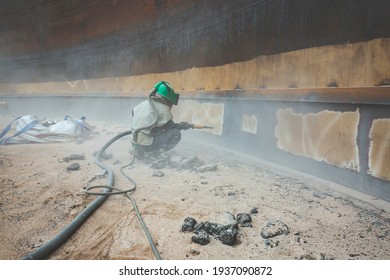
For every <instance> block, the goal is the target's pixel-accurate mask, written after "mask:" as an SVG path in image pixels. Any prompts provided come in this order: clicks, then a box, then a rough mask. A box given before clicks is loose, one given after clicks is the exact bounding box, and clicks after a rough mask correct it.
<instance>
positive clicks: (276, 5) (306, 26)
mask: <svg viewBox="0 0 390 280" xmlns="http://www.w3.org/2000/svg"><path fill="white" fill-rule="evenodd" d="M0 8H1V9H0V27H1V28H0V38H1V42H2V43H1V44H0V63H1V64H0V74H1V75H0V81H2V82H5V81H8V82H9V81H14V82H26V81H34V82H36V81H54V80H61V79H63V76H65V77H66V78H67V79H68V80H75V79H88V78H100V77H116V76H126V75H139V74H143V73H161V72H167V71H177V70H182V69H187V68H190V67H204V66H215V65H222V64H227V63H231V62H235V61H242V60H248V59H251V58H254V57H256V56H259V55H270V54H275V53H282V52H287V51H292V50H299V49H304V48H310V47H315V46H324V45H332V44H345V43H353V42H360V41H368V40H371V39H374V38H386V37H390V17H389V16H388V10H390V2H389V1H386V0H351V1H335V0H313V1H306V0H296V1H287V0H276V1H264V0H263V1H259V0H257V1H256V0H240V1H235V0H228V1H226V0H224V1H223V0H216V1H206V0H200V1H196V2H194V1H183V0H182V1H180V0H169V1H168V0H166V1H154V0H153V1H152V0H146V1H124V0H115V1H94V0H83V1H75V0H72V1H60V0H50V1H44V2H42V1H31V0H28V1H27V0H22V1H3V2H2V4H1V6H0Z"/></svg>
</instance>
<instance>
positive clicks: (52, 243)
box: [22, 130, 132, 260]
mask: <svg viewBox="0 0 390 280" xmlns="http://www.w3.org/2000/svg"><path fill="white" fill-rule="evenodd" d="M131 133H132V131H131V130H129V131H125V132H123V133H121V134H118V135H117V136H115V137H114V138H112V139H111V140H110V141H108V142H107V143H106V144H105V145H104V146H103V147H102V148H101V149H100V150H99V152H98V154H97V155H96V157H95V163H96V164H97V165H98V166H100V167H101V168H103V169H105V170H107V180H108V186H113V185H114V176H113V172H112V170H111V169H110V168H109V167H107V166H105V165H104V164H103V163H101V162H100V159H101V157H102V154H103V153H104V151H105V150H106V149H107V148H108V147H109V146H110V145H111V144H112V143H114V142H115V141H116V140H118V139H119V138H122V137H124V136H126V135H129V134H131ZM109 192H111V188H105V189H104V191H103V193H109ZM107 197H108V196H106V195H102V196H99V197H97V198H96V199H95V200H94V201H92V202H91V203H90V204H89V205H88V206H87V207H86V208H85V209H84V210H83V211H82V212H81V213H80V214H78V215H77V216H76V218H74V219H73V221H72V222H71V223H70V224H69V225H68V226H66V227H65V228H64V229H63V230H62V231H61V232H60V233H59V234H58V235H57V236H55V237H54V238H53V239H51V240H49V241H48V242H46V243H45V244H43V245H42V247H40V248H39V249H37V250H36V251H34V252H32V253H30V254H28V255H26V256H25V257H23V258H22V259H23V260H43V259H46V258H47V257H49V256H50V255H51V254H52V253H53V252H55V251H56V250H57V249H58V248H59V247H60V246H61V245H63V244H64V243H65V242H66V241H67V240H68V239H69V238H70V237H71V236H72V234H73V233H74V232H75V231H76V230H77V229H78V228H79V227H80V226H81V225H82V224H83V223H84V222H85V221H86V220H87V219H88V218H89V217H90V216H91V215H92V213H93V212H95V210H96V209H98V208H99V207H100V206H101V205H102V204H103V203H104V201H105V200H106V199H107Z"/></svg>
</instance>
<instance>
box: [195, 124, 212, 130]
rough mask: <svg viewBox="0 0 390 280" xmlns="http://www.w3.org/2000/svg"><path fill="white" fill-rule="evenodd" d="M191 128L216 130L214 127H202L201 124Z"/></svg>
mask: <svg viewBox="0 0 390 280" xmlns="http://www.w3.org/2000/svg"><path fill="white" fill-rule="evenodd" d="M191 126H192V128H194V129H214V127H212V126H207V125H201V124H192V125H191Z"/></svg>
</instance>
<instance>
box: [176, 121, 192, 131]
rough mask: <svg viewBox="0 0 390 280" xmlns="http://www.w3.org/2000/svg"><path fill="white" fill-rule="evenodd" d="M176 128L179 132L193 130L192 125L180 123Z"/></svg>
mask: <svg viewBox="0 0 390 280" xmlns="http://www.w3.org/2000/svg"><path fill="white" fill-rule="evenodd" d="M177 128H178V129H179V130H187V129H190V128H193V125H192V124H189V123H188V122H180V123H179V124H178V125H177Z"/></svg>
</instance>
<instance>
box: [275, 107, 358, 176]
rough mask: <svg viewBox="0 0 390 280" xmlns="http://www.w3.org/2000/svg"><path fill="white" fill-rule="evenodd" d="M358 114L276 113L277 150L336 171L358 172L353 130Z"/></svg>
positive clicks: (354, 130)
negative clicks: (333, 166)
mask: <svg viewBox="0 0 390 280" xmlns="http://www.w3.org/2000/svg"><path fill="white" fill-rule="evenodd" d="M359 117H360V113H359V110H356V111H355V112H334V111H327V110H325V111H321V112H319V113H316V114H314V113H309V114H298V113H295V112H293V110H292V109H291V108H289V109H279V110H278V111H277V112H276V118H277V125H276V127H275V136H276V138H277V139H278V148H279V149H282V150H284V151H286V152H289V153H292V154H295V155H300V156H305V157H308V158H312V159H315V160H317V161H324V162H326V163H329V164H333V165H336V166H339V167H345V168H349V169H352V170H355V171H359V170H360V166H359V151H358V145H357V141H356V139H357V130H358V124H359Z"/></svg>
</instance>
